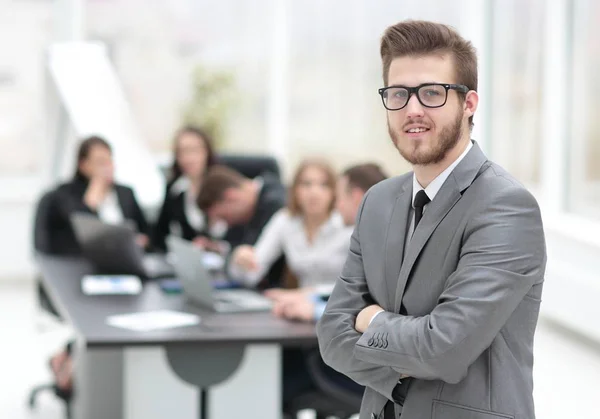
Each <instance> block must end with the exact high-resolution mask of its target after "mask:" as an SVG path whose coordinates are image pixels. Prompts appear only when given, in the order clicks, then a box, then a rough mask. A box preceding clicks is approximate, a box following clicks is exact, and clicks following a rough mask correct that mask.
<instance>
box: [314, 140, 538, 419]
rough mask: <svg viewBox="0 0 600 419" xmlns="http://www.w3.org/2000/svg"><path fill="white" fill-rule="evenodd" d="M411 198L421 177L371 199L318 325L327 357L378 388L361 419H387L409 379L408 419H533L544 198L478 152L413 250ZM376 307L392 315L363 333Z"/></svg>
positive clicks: (375, 192) (389, 185) (457, 173)
mask: <svg viewBox="0 0 600 419" xmlns="http://www.w3.org/2000/svg"><path fill="white" fill-rule="evenodd" d="M411 200H412V173H408V174H406V175H404V176H400V177H396V178H392V179H389V180H387V181H384V182H381V183H379V184H377V185H375V186H374V187H373V188H371V190H369V192H368V193H367V194H366V195H365V198H364V200H363V203H362V205H361V208H360V210H359V215H358V217H357V224H356V228H355V230H354V233H353V235H352V239H351V243H350V250H349V254H348V258H347V260H346V263H345V265H344V268H343V271H342V274H341V277H340V278H339V279H338V281H337V283H336V285H335V288H334V290H333V293H332V295H331V297H330V299H329V302H328V304H327V308H326V310H325V314H324V315H323V317H322V318H321V320H320V322H319V324H318V337H319V346H320V349H321V354H322V356H323V359H324V360H325V362H326V363H327V364H329V365H330V366H331V367H333V368H334V369H336V370H338V371H340V372H342V373H344V374H346V375H347V376H349V377H350V378H352V379H354V380H355V381H356V382H357V383H359V384H362V385H364V386H366V387H367V389H366V391H365V395H364V398H363V403H362V408H361V414H360V418H361V419H371V418H379V417H383V414H382V409H383V407H384V405H385V403H386V402H387V401H388V400H391V398H392V396H391V393H392V390H393V388H394V386H395V385H396V383H397V382H398V379H399V378H400V376H401V374H406V375H408V376H411V377H414V379H413V380H412V383H411V385H410V387H409V390H408V395H407V398H406V401H405V403H404V408H403V409H402V410H403V411H402V418H407V419H500V418H503V419H506V418H514V419H532V418H534V416H535V413H534V405H533V396H532V391H533V378H532V368H533V336H534V332H535V327H536V323H537V318H538V312H539V307H540V301H541V293H542V282H543V277H544V270H545V265H546V250H545V240H544V233H543V228H542V221H541V217H540V210H539V208H538V205H537V203H536V201H535V199H534V198H533V197H532V195H531V194H530V193H529V192H527V191H526V190H525V189H524V188H523V187H522V186H521V185H520V184H519V183H518V182H517V181H516V180H515V179H514V178H513V177H511V176H510V175H509V174H508V173H507V172H506V171H505V170H504V169H502V168H501V167H499V166H497V165H495V164H493V163H491V162H488V161H487V159H486V157H485V155H484V154H483V152H482V151H481V149H480V148H479V146H478V145H477V144H475V145H474V147H473V148H472V149H471V150H470V151H469V153H468V154H467V155H466V156H465V158H464V159H463V160H462V161H461V162H460V163H459V164H458V166H457V167H456V168H455V169H454V170H453V172H452V173H451V174H450V176H449V177H448V179H447V180H446V182H445V183H444V185H443V186H442V188H441V189H440V191H439V192H438V194H437V195H436V196H435V198H434V199H433V201H432V202H431V203H430V204H429V205H428V206H427V208H426V211H425V213H424V215H423V218H422V220H421V222H420V223H419V225H418V227H417V228H416V230H415V232H414V235H413V237H412V239H411V241H410V243H409V245H408V248H407V249H404V242H405V235H406V232H407V230H408V228H409V225H410V220H409V217H408V215H409V213H410V211H409V210H410V205H411ZM374 303H376V304H379V305H380V306H381V307H383V308H384V309H385V310H386V312H384V313H381V314H379V315H378V316H377V317H376V318H375V320H373V322H372V323H371V324H370V325H369V327H368V329H367V330H366V332H365V333H364V334H362V335H361V334H360V333H358V332H356V330H355V329H354V323H355V320H356V316H357V315H358V313H359V312H360V311H361V309H363V308H364V307H366V306H368V305H370V304H374ZM401 308H402V313H404V314H399V313H400V312H401ZM397 410H400V409H399V408H397Z"/></svg>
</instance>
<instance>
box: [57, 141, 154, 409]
mask: <svg viewBox="0 0 600 419" xmlns="http://www.w3.org/2000/svg"><path fill="white" fill-rule="evenodd" d="M52 204H53V206H52V209H51V212H50V223H49V225H50V226H51V229H52V230H51V231H50V232H49V234H50V235H52V236H53V243H54V244H53V249H51V251H52V253H55V254H69V255H79V254H80V253H81V248H80V247H79V244H78V243H77V240H76V238H75V234H74V232H73V228H72V227H71V222H70V218H71V215H72V214H73V213H76V212H85V213H88V214H93V215H96V216H97V217H98V218H100V219H101V220H102V221H103V222H105V223H111V224H121V223H131V224H133V225H134V226H135V228H136V229H137V232H138V233H139V234H138V236H137V242H138V244H139V245H140V246H141V247H147V246H148V244H149V238H148V237H149V236H148V234H149V226H148V224H147V223H146V219H145V217H144V214H143V213H142V210H141V209H140V206H139V205H138V203H137V200H136V198H135V194H134V193H133V190H132V189H131V188H129V187H127V186H123V185H119V184H116V183H115V182H114V165H113V159H112V149H111V147H110V145H109V144H108V142H106V140H104V139H103V138H101V137H98V136H92V137H88V138H86V139H85V140H83V141H82V142H81V144H80V145H79V150H78V151H77V168H76V170H75V176H74V177H73V180H72V181H71V182H68V183H64V184H62V185H60V186H58V188H57V189H56V191H55V198H54V199H53V203H52ZM70 348H71V343H70V344H68V345H67V347H66V348H65V349H64V350H62V351H60V352H59V353H58V354H56V355H55V356H53V357H52V359H51V360H50V367H51V369H52V373H53V374H54V378H55V384H56V386H57V389H58V393H57V394H59V396H60V397H62V398H64V399H65V400H70V398H71V392H72V386H73V359H72V357H71V349H70Z"/></svg>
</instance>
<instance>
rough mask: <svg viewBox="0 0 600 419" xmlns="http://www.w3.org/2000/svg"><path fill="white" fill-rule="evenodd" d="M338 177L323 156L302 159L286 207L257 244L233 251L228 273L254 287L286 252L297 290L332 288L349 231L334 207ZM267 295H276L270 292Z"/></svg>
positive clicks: (345, 249) (272, 220) (342, 260)
mask: <svg viewBox="0 0 600 419" xmlns="http://www.w3.org/2000/svg"><path fill="white" fill-rule="evenodd" d="M335 184H336V176H335V173H334V171H333V169H332V168H331V166H330V165H329V164H328V163H326V162H324V161H321V160H306V161H304V162H303V163H301V164H300V166H299V168H298V169H297V170H296V173H295V175H294V179H293V182H292V186H291V188H290V195H289V200H288V206H287V208H285V209H282V210H280V211H279V212H278V213H277V214H275V216H274V217H273V218H272V219H271V221H269V223H268V224H267V226H266V227H265V230H264V231H263V233H262V234H261V236H260V238H259V239H258V242H257V243H256V245H255V246H249V245H244V246H239V247H237V248H235V249H234V250H233V254H232V257H231V264H230V269H229V273H230V275H231V276H232V277H234V278H236V279H238V280H239V281H240V282H242V283H243V284H244V285H246V286H248V287H253V286H255V285H256V284H257V283H258V282H259V281H260V279H261V278H262V277H263V276H264V274H265V272H267V271H268V269H269V268H270V267H271V264H272V263H273V262H274V261H275V260H276V259H277V258H279V257H281V256H282V255H284V256H285V259H286V264H287V267H288V269H289V271H290V272H291V273H292V274H293V275H294V276H295V277H296V278H297V279H298V285H299V286H300V288H302V289H305V290H308V289H315V288H316V287H318V286H322V285H326V286H332V284H333V283H334V282H335V280H336V278H337V277H338V275H339V272H340V270H341V268H342V265H343V263H344V260H345V258H346V253H347V251H348V245H349V242H350V235H351V234H352V229H351V228H349V227H347V226H346V225H345V224H344V221H343V219H342V216H341V215H340V214H339V213H338V212H337V211H335V210H334V206H335ZM267 295H270V296H274V295H278V293H277V292H276V291H272V292H270V293H268V294H267Z"/></svg>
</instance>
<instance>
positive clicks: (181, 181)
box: [152, 126, 216, 251]
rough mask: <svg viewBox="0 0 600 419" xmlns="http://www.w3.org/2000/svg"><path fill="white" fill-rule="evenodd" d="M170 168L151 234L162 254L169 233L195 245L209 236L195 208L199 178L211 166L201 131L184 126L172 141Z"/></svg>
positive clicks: (209, 147)
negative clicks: (171, 163)
mask: <svg viewBox="0 0 600 419" xmlns="http://www.w3.org/2000/svg"><path fill="white" fill-rule="evenodd" d="M173 148H174V154H175V156H174V159H173V166H172V167H171V173H170V177H169V181H168V183H167V188H166V191H165V198H164V201H163V205H162V208H161V211H160V215H159V217H158V221H157V223H156V226H155V228H154V232H153V240H152V242H153V245H154V247H155V248H156V249H158V250H162V251H166V250H167V246H166V243H165V239H166V237H167V236H168V235H170V234H173V235H177V236H180V237H182V238H184V239H186V240H190V241H193V242H195V243H196V244H199V245H205V244H206V238H207V237H208V236H209V231H208V223H207V220H206V217H205V215H204V213H203V212H202V211H201V210H200V209H199V208H198V206H197V205H196V198H197V196H198V193H199V192H200V186H201V184H202V179H203V178H204V175H205V173H206V171H207V170H208V169H209V168H210V167H211V166H213V165H214V164H215V161H216V156H215V153H214V150H213V146H212V139H211V137H210V136H209V135H208V133H206V132H205V131H204V130H202V129H200V128H197V127H193V126H186V127H183V128H182V129H180V130H179V131H178V132H177V134H176V135H175V140H174V147H173Z"/></svg>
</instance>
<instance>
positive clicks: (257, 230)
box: [197, 165, 286, 287]
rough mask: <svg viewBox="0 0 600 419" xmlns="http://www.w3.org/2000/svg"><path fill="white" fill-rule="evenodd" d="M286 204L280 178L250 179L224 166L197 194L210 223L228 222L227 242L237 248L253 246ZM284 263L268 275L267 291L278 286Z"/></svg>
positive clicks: (213, 171) (212, 173)
mask: <svg viewBox="0 0 600 419" xmlns="http://www.w3.org/2000/svg"><path fill="white" fill-rule="evenodd" d="M285 200H286V191H285V187H284V186H283V185H282V184H281V182H280V181H279V178H278V177H276V176H274V175H271V174H269V173H265V174H263V175H261V176H257V177H256V178H254V179H249V178H247V177H245V176H243V175H242V174H240V173H239V172H237V171H235V170H233V169H231V168H229V167H226V166H222V165H215V166H213V167H211V168H210V169H209V170H208V172H207V173H206V176H205V177H204V180H203V182H202V186H201V189H200V193H199V194H198V199H197V205H198V207H199V208H200V210H202V211H204V213H205V214H206V215H207V217H208V220H209V223H210V224H212V223H217V222H221V221H222V222H225V223H226V224H227V226H228V227H229V229H228V231H227V233H226V234H225V236H224V240H225V241H226V242H227V243H228V244H229V245H230V246H231V248H235V247H237V246H240V245H254V244H255V243H256V241H257V240H258V238H259V236H260V235H261V233H262V231H263V229H264V228H265V226H266V225H267V223H268V222H269V221H270V220H271V218H272V217H273V215H274V214H275V213H276V212H277V211H279V210H280V209H281V208H282V207H283V206H284V205H285ZM228 262H229V259H227V263H228ZM283 266H284V260H283V258H280V259H278V260H277V261H275V263H273V265H272V266H271V267H270V269H268V270H267V271H265V272H266V274H265V280H266V283H265V284H264V285H263V286H265V287H268V286H272V285H274V284H278V283H279V281H280V278H281V275H282V272H283Z"/></svg>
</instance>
